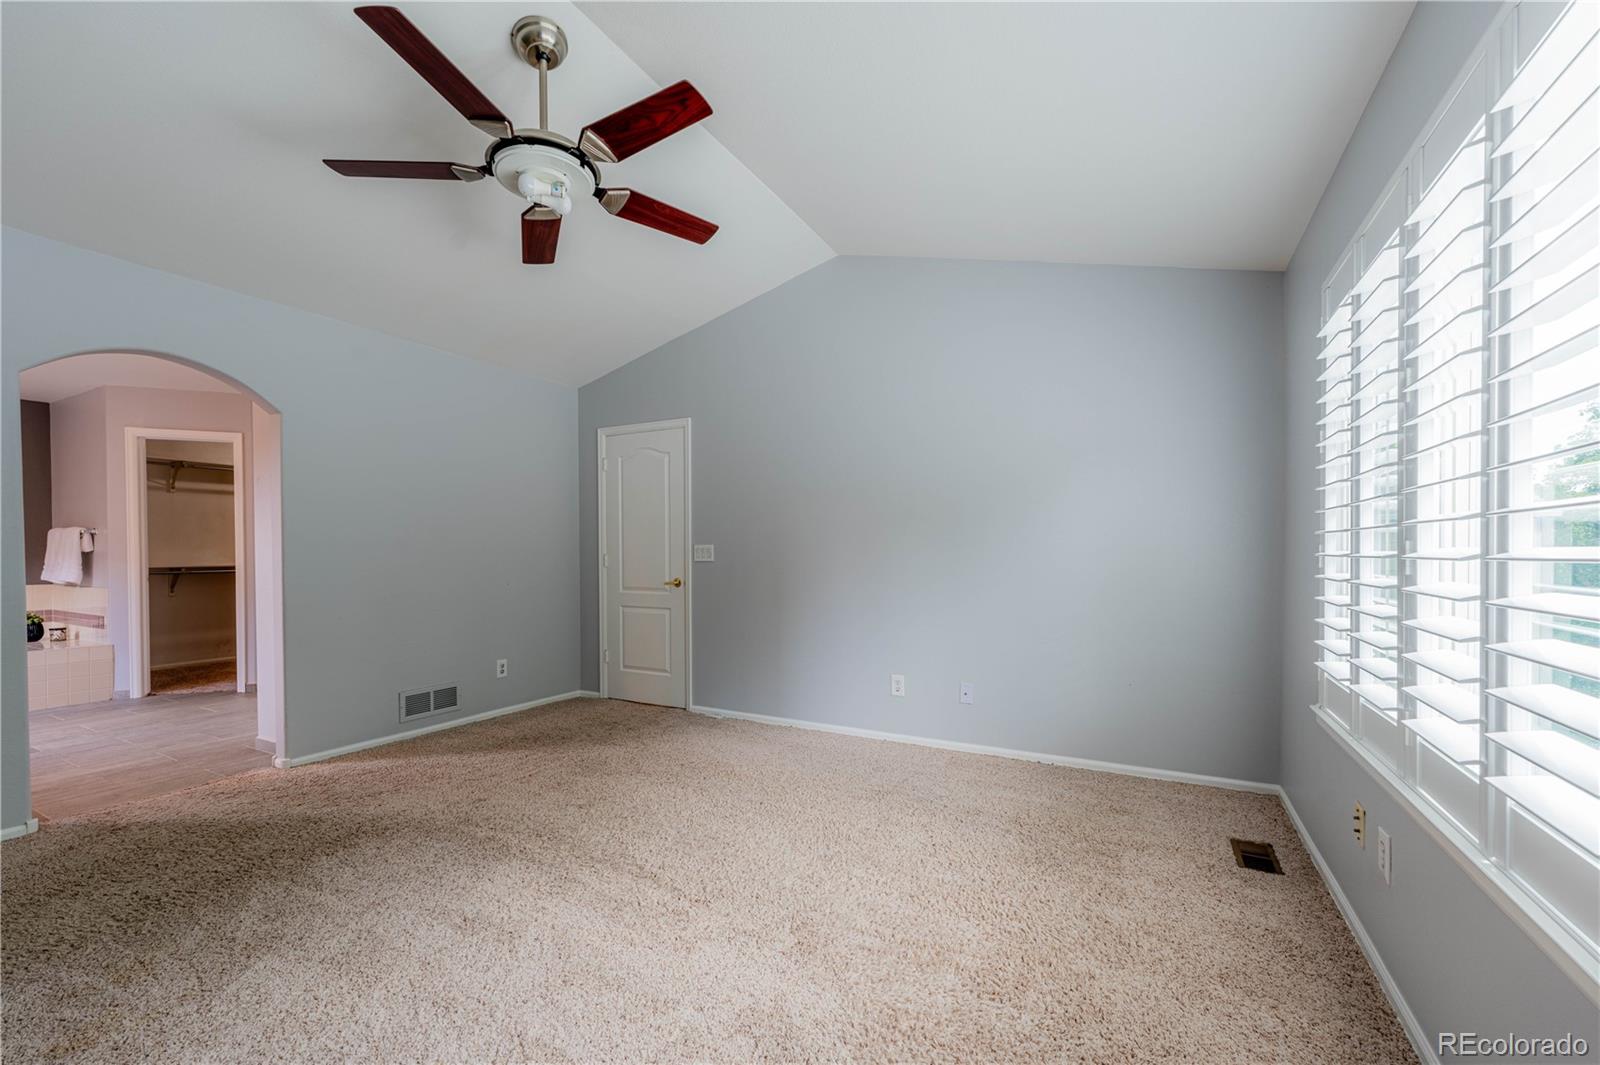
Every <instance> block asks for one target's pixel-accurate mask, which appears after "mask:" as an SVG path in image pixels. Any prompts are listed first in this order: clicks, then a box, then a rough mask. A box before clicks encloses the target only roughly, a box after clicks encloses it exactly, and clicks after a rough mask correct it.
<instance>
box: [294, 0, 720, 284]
mask: <svg viewBox="0 0 1600 1065" xmlns="http://www.w3.org/2000/svg"><path fill="white" fill-rule="evenodd" d="M355 11H356V16H357V17H358V18H360V19H361V21H362V22H365V23H366V24H367V26H369V27H370V28H371V29H372V31H373V32H374V33H376V34H377V35H378V36H379V37H381V38H383V40H384V43H386V44H388V45H389V47H390V48H392V49H394V51H395V52H396V54H398V55H399V56H400V58H401V59H404V60H405V61H406V62H407V63H408V64H409V65H410V66H411V68H412V69H413V70H415V71H416V72H417V73H418V74H420V75H421V76H422V78H423V80H425V81H427V82H428V84H429V85H432V86H433V88H434V90H435V91H437V92H438V93H439V95H441V96H443V97H444V98H445V100H446V101H447V102H449V103H450V104H451V105H452V106H453V107H455V109H456V110H457V111H459V112H460V113H461V115H462V117H464V118H465V119H466V120H467V121H468V122H470V123H471V124H472V125H473V126H475V127H476V128H478V129H480V130H482V131H484V132H485V133H487V134H489V135H490V136H492V137H494V138H495V140H494V143H492V144H490V145H489V147H488V149H487V150H486V151H485V152H484V159H483V165H482V166H467V165H466V164H464V163H448V162H414V161H398V160H396V161H381V160H367V159H324V160H323V162H324V163H325V164H326V165H327V166H328V167H329V168H330V169H332V170H333V171H335V172H336V173H339V174H343V175H344V176H346V177H387V178H420V179H427V180H445V181H449V180H454V181H467V182H472V181H480V180H482V179H483V178H485V177H488V176H491V175H492V176H493V177H494V178H495V180H496V181H498V182H499V183H500V184H501V185H502V186H504V187H505V188H506V189H507V190H508V191H510V192H513V193H515V194H516V195H517V196H518V197H520V198H521V199H523V200H524V201H526V202H527V203H529V204H530V206H529V207H528V208H527V209H526V210H525V211H524V212H523V214H522V261H523V262H524V263H540V264H543V263H553V262H555V253H556V243H557V240H558V239H559V237H560V232H561V220H562V219H563V218H564V217H566V215H567V214H568V212H570V211H571V210H572V204H573V201H574V200H577V199H583V198H585V197H591V196H592V197H594V198H595V199H596V200H598V201H599V202H600V205H601V206H602V207H604V208H605V209H606V211H607V212H608V213H610V214H612V215H615V216H616V217H618V218H621V219H623V220H625V221H629V222H636V223H638V224H639V225H643V226H648V227H650V228H651V229H656V230H659V231H661V232H663V233H667V234H670V235H672V236H675V237H680V238H682V239H684V240H688V241H693V242H694V243H696V244H704V243H705V242H706V241H708V240H710V239H711V237H712V236H713V235H714V234H715V233H716V232H717V227H716V225H714V224H713V223H711V222H708V221H706V220H705V219H703V218H699V217H697V216H695V215H692V214H690V213H688V212H687V211H681V210H679V209H678V208H676V207H673V206H671V205H670V204H666V203H662V202H661V201H660V200H656V199H652V198H651V197H649V196H645V195H643V194H642V193H638V192H635V191H633V190H632V189H622V188H606V187H604V186H602V185H601V183H600V166H599V164H600V163H607V164H609V163H619V162H621V161H622V160H624V159H626V158H628V157H629V156H630V155H634V154H636V153H638V152H641V151H643V150H644V149H646V148H648V147H650V146H651V145H652V144H655V143H657V142H658V141H662V140H665V139H666V138H668V137H670V136H672V135H673V134H674V133H677V132H679V131H680V130H684V129H687V128H688V127H690V126H692V125H694V124H695V123H696V122H699V121H701V120H702V119H704V118H706V117H707V116H708V115H710V114H711V105H710V104H708V103H706V101H705V98H704V97H703V96H701V95H700V94H699V93H698V92H697V91H695V88H694V86H693V85H690V84H689V83H688V82H687V81H680V82H678V83H677V84H675V85H669V86H668V87H667V88H665V89H662V90H661V91H660V92H657V93H653V94H652V95H650V96H647V97H645V98H644V99H643V100H640V101H638V102H637V103H634V104H630V105H629V106H627V107H624V108H623V109H622V110H620V111H617V112H614V113H612V114H610V115H607V116H606V117H605V118H602V119H600V120H598V121H596V122H593V123H590V124H589V125H588V126H585V127H584V128H583V130H582V132H580V133H579V135H578V139H577V140H576V141H573V140H571V139H570V138H567V137H564V136H562V135H561V134H559V133H556V132H554V131H553V130H551V129H549V128H548V127H549V125H550V122H549V117H548V116H549V92H548V88H549V85H548V77H549V73H550V71H552V70H554V69H556V68H557V67H559V66H560V65H561V64H562V63H563V62H564V61H565V60H566V58H567V54H568V51H569V49H568V45H567V35H566V34H565V33H563V32H562V30H561V27H560V26H558V25H557V24H556V23H555V22H554V21H553V20H551V19H548V18H545V17H544V16H543V15H529V16H527V17H525V18H521V19H518V20H517V22H516V24H515V25H514V26H512V27H511V47H512V48H513V50H514V51H515V52H516V54H517V56H518V57H519V58H520V59H522V60H523V61H524V62H526V63H528V64H529V65H530V66H532V67H534V68H535V69H536V70H538V72H539V128H538V129H517V128H515V127H513V126H512V124H511V120H510V119H508V118H506V117H505V115H503V114H502V113H501V112H500V110H499V109H498V108H497V107H495V105H494V104H492V103H490V102H489V99H488V98H487V97H485V96H484V95H483V94H482V93H481V92H479V91H478V89H477V87H476V86H474V85H473V84H472V83H471V82H470V81H468V80H467V77H466V75H465V74H463V73H461V71H460V70H459V69H457V68H456V66H455V64H453V63H451V62H450V60H449V59H447V58H445V55H444V53H442V52H440V51H439V50H438V49H437V48H435V47H434V46H433V43H432V42H431V41H429V40H428V38H427V37H425V36H423V34H422V31H421V30H419V29H417V28H416V26H414V25H412V23H411V21H410V20H409V19H407V18H406V17H405V16H404V15H402V14H401V13H400V12H399V10H397V9H396V8H392V7H358V8H356V9H355Z"/></svg>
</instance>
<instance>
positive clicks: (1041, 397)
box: [578, 258, 1283, 781]
mask: <svg viewBox="0 0 1600 1065" xmlns="http://www.w3.org/2000/svg"><path fill="white" fill-rule="evenodd" d="M1280 299H1281V286H1280V276H1279V275H1276V274H1263V273H1233V272H1214V271H1201V270H1153V269H1130V268H1120V267H1075V266H1049V265H1037V264H1019V263H979V262H943V261H927V260H902V259H880V258H840V259H834V260H832V261H830V262H828V263H825V264H823V265H821V266H819V267H817V268H815V269H814V270H812V271H810V272H809V273H807V274H804V275H802V276H800V277H799V278H796V279H795V280H793V281H790V282H789V283H788V284H786V285H783V286H782V287H780V288H778V289H775V290H773V291H772V292H770V293H767V294H766V295H764V296H762V297H760V298H758V299H756V300H754V301H752V302H750V303H748V304H746V305H745V306H743V307H741V308H739V309H737V310H734V311H732V312H730V313H729V314H727V315H725V316H723V317H722V318H720V319H718V320H716V321H714V322H711V323H709V324H707V325H705V326H702V327H701V328H699V329H696V330H695V331H694V332H692V333H689V334H687V335H686V336H684V337H681V338H679V339H678V340H675V341H673V342H672V343H670V344H667V345H665V346H663V347H661V348H659V349H657V350H656V351H654V352H652V353H650V354H648V355H645V356H644V357H642V358H640V359H638V360H636V361H634V362H632V363H629V364H628V365H627V366H625V367H623V368H621V369H619V370H617V371H615V372H613V373H611V374H610V375H608V376H606V377H604V378H601V379H600V380H598V381H596V382H594V383H592V384H589V385H586V386H585V387H583V388H582V389H580V390H579V401H578V406H579V430H580V442H581V466H580V472H579V486H580V488H581V500H582V502H581V507H580V512H581V515H582V522H583V526H582V534H581V537H580V544H581V546H582V551H583V585H582V587H583V627H582V632H583V677H584V681H585V684H584V686H585V687H589V688H593V687H596V686H597V685H598V682H599V665H598V650H597V644H598V637H597V627H598V621H597V617H596V609H597V607H596V592H595V584H596V578H595V561H596V559H595V556H596V547H595V539H596V532H595V472H594V471H595V466H594V463H595V430H596V428H597V427H601V426H607V425H618V424H624V423H630V422H641V421H649V420H655V419H662V418H676V417H689V418H692V419H693V421H694V429H693V449H694V457H693V466H694V473H693V479H694V524H695V530H694V536H695V539H696V540H697V541H698V542H700V543H712V544H715V545H716V559H717V560H716V561H715V562H713V563H709V564H707V563H700V564H697V565H695V566H694V567H693V573H692V575H691V577H690V579H691V580H692V581H694V582H695V584H694V589H695V591H694V614H695V616H694V657H695V671H694V674H693V684H694V701H695V703H697V704H699V705H704V706H712V707H719V708H722V709H727V710H738V711H746V712H753V713H761V714H773V715H779V716H784V717H791V718H799V719H806V720H812V721H822V722H830V723H835V724H843V725H851V726H856V727H861V728H869V729H880V730H884V731H890V732H898V733H908V734H912V735H918V736H925V737H934V738H941V739H949V740H957V741H964V742H970V743H982V744H990V745H995V746H1000V747H1009V748H1014V749H1020V750H1026V751H1034V752H1043V753H1050V754H1063V755H1071V756H1076V757H1083V758H1093V759H1102V760H1106V761H1113V762H1121V763H1126V764H1132V765H1139V766H1149V767H1157V768H1162V769H1168V770H1178V771H1188V772H1194V773H1203V774H1211V775H1216V776H1224V777H1233V778H1244V779H1248V780H1255V781H1271V780H1275V779H1276V775H1277V760H1278V758H1277V756H1278V736H1277V720H1278V717H1277V695H1278V690H1279V658H1280V656H1279V647H1280V644H1279V639H1278V631H1277V630H1278V621H1279V606H1280V597H1279V589H1278V576H1277V575H1278V574H1279V573H1280V572H1281V569H1280V566H1281V552H1282V548H1281V530H1280V515H1281V514H1282V510H1283V500H1282V478H1283V470H1282V447H1281V434H1282V431H1283V426H1282V414H1281V403H1282V388H1283V382H1282V373H1283V367H1282V357H1281V344H1282V332H1281V328H1280V310H1279V306H1280ZM891 673H903V674H905V675H906V677H907V682H906V683H907V690H908V694H907V696H906V697H904V698H892V697H890V695H889V675H890V674H891ZM962 681H972V682H973V683H974V684H976V686H977V700H976V703H975V705H972V706H963V705H960V704H959V702H958V701H957V691H958V686H959V684H960V683H961V682H962Z"/></svg>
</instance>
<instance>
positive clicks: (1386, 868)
mask: <svg viewBox="0 0 1600 1065" xmlns="http://www.w3.org/2000/svg"><path fill="white" fill-rule="evenodd" d="M1378 872H1380V873H1382V874H1383V882H1384V883H1385V884H1393V883H1394V844H1393V843H1391V842H1390V841H1389V833H1387V832H1385V831H1384V830H1383V829H1381V828H1380V829H1378Z"/></svg>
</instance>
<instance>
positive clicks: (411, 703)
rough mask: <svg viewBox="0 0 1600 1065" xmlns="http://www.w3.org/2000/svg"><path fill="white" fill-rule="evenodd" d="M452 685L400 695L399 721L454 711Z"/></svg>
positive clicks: (455, 700) (453, 686)
mask: <svg viewBox="0 0 1600 1065" xmlns="http://www.w3.org/2000/svg"><path fill="white" fill-rule="evenodd" d="M456 694H457V693H456V686H455V685H454V684H451V685H449V686H448V687H444V688H418V689H416V690H414V691H408V692H401V693H400V720H401V721H412V720H415V719H416V718H419V717H426V716H428V715H429V714H442V713H444V712H445V711H446V710H454V709H455V708H456V706H457V704H458V700H457V697H456Z"/></svg>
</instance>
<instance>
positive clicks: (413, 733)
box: [272, 689, 600, 769]
mask: <svg viewBox="0 0 1600 1065" xmlns="http://www.w3.org/2000/svg"><path fill="white" fill-rule="evenodd" d="M599 697H600V693H599V692H592V691H584V690H581V689H580V690H578V691H570V692H562V693H561V694H560V695H547V696H545V697H544V698H543V699H535V700H533V701H532V702H527V703H517V704H516V705H514V706H502V707H500V708H499V709H498V710H485V711H483V712H482V713H479V714H470V715H468V716H467V717H458V718H456V719H455V720H453V721H440V722H438V723H436V724H432V725H424V726H422V727H421V728H414V729H408V730H407V731H405V732H396V733H392V734H390V735H388V736H379V737H377V738H376V739H371V740H362V741H360V742H359V743H347V744H345V745H344V746H343V747H335V748H333V749H332V750H327V751H318V752H317V753H316V754H302V755H300V756H299V757H297V758H274V759H273V760H272V764H273V765H274V766H276V767H277V768H279V769H293V768H294V767H295V766H301V765H310V764H311V763H312V762H322V761H326V760H327V759H329V758H338V757H339V756H340V755H343V754H354V753H356V752H357V751H365V750H367V749H368V748H371V747H382V746H383V745H384V744H387V743H399V742H400V741H401V740H411V739H416V738H417V737H418V736H426V735H427V734H428V733H430V732H443V731H444V730H445V729H447V728H458V727H460V726H462V725H470V724H472V723H473V722H474V721H487V720H489V719H490V718H491V717H502V716H504V715H506V714H515V713H519V712H520V711H523V710H532V709H533V708H534V707H536V706H544V705H546V704H548V703H559V702H561V701H562V700H563V699H585V698H588V699H598V698H599Z"/></svg>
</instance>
